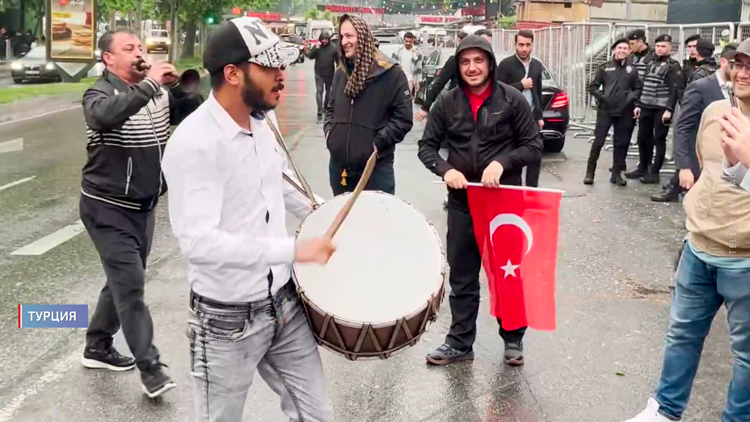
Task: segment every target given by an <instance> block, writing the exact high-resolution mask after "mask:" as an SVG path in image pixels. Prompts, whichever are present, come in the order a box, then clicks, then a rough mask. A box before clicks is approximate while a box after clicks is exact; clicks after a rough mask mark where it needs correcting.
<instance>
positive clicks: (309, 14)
mask: <svg viewBox="0 0 750 422" xmlns="http://www.w3.org/2000/svg"><path fill="white" fill-rule="evenodd" d="M302 17H303V18H305V19H311V20H318V19H320V10H318V8H317V7H311V8H309V9H307V10H305V13H303V14H302Z"/></svg>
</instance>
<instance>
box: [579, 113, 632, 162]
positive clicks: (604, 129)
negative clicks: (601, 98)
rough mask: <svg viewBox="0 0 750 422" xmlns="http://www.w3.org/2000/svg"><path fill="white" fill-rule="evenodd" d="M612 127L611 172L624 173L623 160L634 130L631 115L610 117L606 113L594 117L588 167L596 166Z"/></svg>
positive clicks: (626, 154)
mask: <svg viewBox="0 0 750 422" xmlns="http://www.w3.org/2000/svg"><path fill="white" fill-rule="evenodd" d="M612 126H614V127H615V133H614V136H613V137H612V138H613V139H612V144H613V147H614V148H613V152H612V171H613V172H615V171H625V166H626V164H625V159H626V158H627V156H628V148H630V138H631V137H632V136H633V129H635V119H634V118H633V116H632V115H628V114H626V115H625V116H612V115H610V114H608V113H604V112H601V111H600V112H598V113H597V115H596V126H594V143H593V144H592V145H591V151H590V152H589V165H591V166H596V162H597V161H598V160H599V154H601V152H602V147H604V141H605V140H606V139H607V133H608V132H609V129H610V128H611V127H612Z"/></svg>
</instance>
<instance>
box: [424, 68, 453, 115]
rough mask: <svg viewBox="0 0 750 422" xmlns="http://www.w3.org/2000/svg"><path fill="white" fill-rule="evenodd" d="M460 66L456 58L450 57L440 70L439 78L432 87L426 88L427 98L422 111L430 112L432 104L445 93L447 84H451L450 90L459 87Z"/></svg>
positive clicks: (433, 82)
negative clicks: (444, 89)
mask: <svg viewBox="0 0 750 422" xmlns="http://www.w3.org/2000/svg"><path fill="white" fill-rule="evenodd" d="M457 69H458V66H457V65H456V56H450V57H448V60H446V61H445V64H444V65H443V68H442V69H440V74H439V75H438V77H437V78H436V79H435V80H433V81H432V83H431V84H430V86H428V87H426V92H425V96H424V97H425V98H424V101H423V102H422V110H424V111H430V107H431V106H432V103H434V102H435V100H436V99H437V97H438V95H440V93H441V92H443V88H445V84H447V83H449V82H450V85H449V86H448V89H449V90H450V89H453V88H455V87H457V86H458V71H457Z"/></svg>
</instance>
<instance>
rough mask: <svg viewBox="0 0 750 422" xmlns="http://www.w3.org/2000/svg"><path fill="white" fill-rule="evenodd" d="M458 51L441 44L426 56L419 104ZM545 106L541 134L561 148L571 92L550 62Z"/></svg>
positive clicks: (552, 148)
mask: <svg viewBox="0 0 750 422" xmlns="http://www.w3.org/2000/svg"><path fill="white" fill-rule="evenodd" d="M455 52H456V49H455V48H438V49H436V50H433V51H432V52H431V53H430V54H429V56H427V57H426V58H425V62H424V65H423V66H422V80H421V81H420V86H419V91H418V92H417V95H416V98H415V102H416V103H417V104H422V103H423V102H424V98H425V94H426V92H427V90H428V89H432V88H434V87H433V86H432V83H433V82H434V80H435V79H436V78H437V77H438V76H439V75H440V71H441V70H442V68H443V66H444V65H445V62H446V61H447V60H448V58H449V57H450V56H452V55H453V54H454V53H455ZM507 56H508V54H502V53H501V54H497V55H496V60H497V61H498V63H499V62H500V61H501V60H503V59H504V58H506V57H507ZM542 64H543V65H544V63H542ZM447 89H448V84H446V86H445V87H443V91H446V90H447ZM542 107H543V110H544V112H543V114H542V118H543V120H544V129H543V130H542V131H541V136H542V140H543V141H544V150H545V151H547V152H560V151H562V149H563V147H564V146H565V134H566V133H567V130H568V122H569V120H570V112H569V101H568V93H567V92H565V90H563V89H562V88H561V87H560V86H559V85H558V84H557V82H556V81H555V80H554V78H553V77H552V74H551V73H550V72H549V70H548V69H547V67H546V66H544V71H543V72H542Z"/></svg>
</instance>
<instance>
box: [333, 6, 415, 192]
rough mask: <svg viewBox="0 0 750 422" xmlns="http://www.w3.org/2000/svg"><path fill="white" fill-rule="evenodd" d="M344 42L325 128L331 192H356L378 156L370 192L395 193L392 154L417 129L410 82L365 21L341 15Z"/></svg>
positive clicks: (369, 186)
mask: <svg viewBox="0 0 750 422" xmlns="http://www.w3.org/2000/svg"><path fill="white" fill-rule="evenodd" d="M339 40H340V41H339V48H340V50H341V51H340V52H341V54H340V57H341V59H340V60H341V61H340V63H339V66H338V68H337V69H336V74H335V75H334V77H333V86H332V88H331V99H330V101H329V102H328V104H327V106H326V112H325V123H324V125H323V131H324V133H325V137H326V147H327V148H328V150H329V151H330V153H331V159H330V163H329V170H330V183H331V189H332V190H333V194H334V195H340V194H342V193H345V192H351V191H353V190H354V187H355V186H356V185H357V183H358V182H359V179H360V178H361V176H362V173H363V171H364V169H365V164H366V163H367V159H368V158H369V157H370V155H371V154H372V152H373V151H377V154H378V160H377V164H376V165H375V170H374V171H373V172H372V176H371V177H370V180H369V181H368V183H367V185H366V186H365V190H380V191H383V192H387V193H390V194H395V190H396V180H395V173H394V170H393V158H394V154H393V153H394V150H395V147H396V144H397V143H399V142H401V141H403V140H404V137H406V134H407V133H409V131H410V130H411V128H412V126H413V124H414V122H413V111H412V96H411V93H410V92H409V83H408V82H407V79H406V75H405V74H404V72H403V71H402V70H401V67H400V66H399V64H398V63H396V62H395V61H394V60H393V59H391V58H389V57H387V56H385V55H384V54H383V53H381V52H380V51H379V50H378V49H377V47H376V46H375V37H374V36H373V35H372V31H370V27H369V26H368V25H367V23H366V22H365V21H364V20H362V19H361V18H359V17H357V16H351V15H343V16H341V18H340V19H339Z"/></svg>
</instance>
